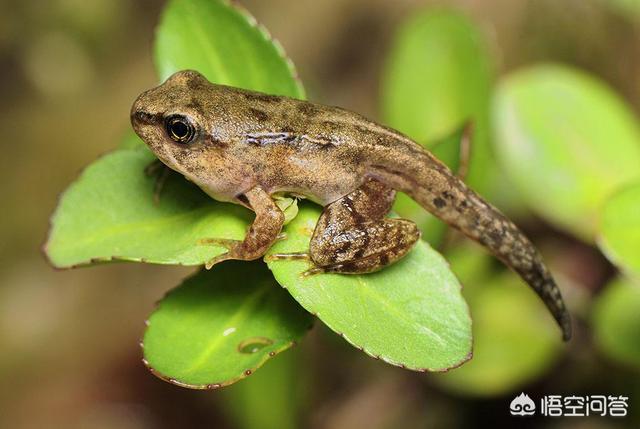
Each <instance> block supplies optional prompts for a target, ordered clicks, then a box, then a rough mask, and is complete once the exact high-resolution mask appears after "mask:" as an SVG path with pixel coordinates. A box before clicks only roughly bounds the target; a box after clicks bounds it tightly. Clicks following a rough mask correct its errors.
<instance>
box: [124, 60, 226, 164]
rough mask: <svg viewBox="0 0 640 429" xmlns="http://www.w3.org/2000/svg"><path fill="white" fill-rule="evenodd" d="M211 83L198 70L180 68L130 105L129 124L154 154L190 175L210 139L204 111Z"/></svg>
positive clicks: (210, 100) (209, 98) (209, 95)
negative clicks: (181, 69) (182, 69)
mask: <svg viewBox="0 0 640 429" xmlns="http://www.w3.org/2000/svg"><path fill="white" fill-rule="evenodd" d="M212 90H213V86H212V85H211V84H210V83H209V82H208V81H207V80H206V79H205V78H204V76H202V75H201V74H200V73H198V72H196V71H192V70H184V71H179V72H177V73H175V74H174V75H172V76H171V77H170V78H169V79H167V80H166V81H165V82H164V83H163V84H162V85H160V86H157V87H155V88H152V89H150V90H148V91H145V92H143V93H142V94H141V95H140V96H139V97H138V98H137V99H136V101H135V102H134V103H133V107H132V108H131V124H132V125H133V129H134V130H135V132H136V133H137V134H138V135H139V136H140V138H142V140H144V142H145V143H146V144H147V145H148V146H149V148H150V149H151V150H152V151H153V152H154V153H155V154H156V156H157V157H158V158H159V159H160V160H161V161H162V162H163V163H165V164H166V165H167V166H169V167H170V168H172V169H174V170H176V171H178V172H180V173H183V174H185V175H186V176H189V172H193V171H194V170H195V169H197V168H198V165H199V164H200V163H201V161H202V160H201V158H202V156H201V155H202V153H203V152H206V151H207V149H208V146H210V145H209V143H210V140H211V139H210V133H209V132H208V130H207V124H210V123H211V121H207V118H206V112H207V111H210V110H211V106H209V105H208V103H211V102H212V98H213V97H212V96H211V94H210V93H211V91H212Z"/></svg>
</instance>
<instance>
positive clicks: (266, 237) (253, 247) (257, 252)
mask: <svg viewBox="0 0 640 429" xmlns="http://www.w3.org/2000/svg"><path fill="white" fill-rule="evenodd" d="M238 199H239V201H240V202H242V204H243V205H245V206H247V207H249V208H251V209H252V210H253V211H254V212H255V213H256V217H255V219H254V221H253V223H252V224H251V226H250V227H249V230H248V231H247V235H246V236H245V238H244V240H243V241H240V240H228V239H216V238H213V239H205V240H202V241H201V243H204V244H213V245H218V246H223V247H226V248H227V249H228V251H227V252H226V253H223V254H222V255H218V256H216V257H215V258H213V259H212V260H210V261H209V262H207V263H206V265H205V267H206V268H207V269H210V268H211V267H212V266H214V265H215V264H217V263H218V262H222V261H225V260H227V259H241V260H245V261H251V260H253V259H258V258H259V257H261V256H262V255H264V254H265V252H266V251H267V250H268V249H269V247H271V245H272V244H273V243H274V242H275V241H276V240H277V239H278V237H279V234H280V231H281V230H282V225H284V213H282V210H280V208H279V207H278V206H277V205H276V203H275V202H274V201H273V199H272V198H271V196H270V195H269V194H268V193H267V192H265V191H264V190H263V189H262V188H261V187H260V186H256V187H254V188H251V189H250V190H249V191H248V192H246V193H244V194H242V195H241V196H240V197H239V198H238Z"/></svg>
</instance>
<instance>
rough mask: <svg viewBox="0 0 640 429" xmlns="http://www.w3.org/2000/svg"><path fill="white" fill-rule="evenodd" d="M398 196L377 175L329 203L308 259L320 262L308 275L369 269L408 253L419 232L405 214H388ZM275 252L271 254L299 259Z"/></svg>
mask: <svg viewBox="0 0 640 429" xmlns="http://www.w3.org/2000/svg"><path fill="white" fill-rule="evenodd" d="M394 199H395V192H394V191H393V189H391V188H389V187H387V186H386V185H384V184H382V183H381V182H378V181H377V180H374V179H369V180H367V181H366V182H365V183H364V184H363V185H362V186H360V187H359V188H358V189H356V190H355V191H353V192H351V193H350V194H348V195H346V196H344V197H342V198H341V199H339V200H337V201H335V202H333V203H331V204H329V205H327V206H326V207H325V209H324V211H323V212H322V215H321V216H320V219H318V223H317V224H316V228H315V230H314V232H313V235H312V237H311V243H310V244H309V254H308V258H309V259H310V260H311V262H313V264H314V265H315V267H314V268H311V269H310V270H308V271H307V272H306V273H305V275H309V274H316V273H322V272H334V273H343V274H359V273H368V272H373V271H377V270H380V269H382V268H383V267H385V266H387V265H389V264H391V263H393V262H395V261H397V260H398V259H400V258H402V257H403V256H404V255H406V254H407V253H408V252H409V250H411V248H412V247H413V245H414V244H415V243H416V241H418V239H419V238H420V231H419V230H418V227H417V226H416V224H414V223H413V222H411V221H409V220H406V219H390V218H385V215H386V214H387V213H389V211H390V210H391V206H392V204H393V201H394ZM300 257H301V255H299V254H298V255H296V254H290V255H272V256H271V257H270V259H288V258H300Z"/></svg>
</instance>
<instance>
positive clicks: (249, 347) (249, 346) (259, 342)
mask: <svg viewBox="0 0 640 429" xmlns="http://www.w3.org/2000/svg"><path fill="white" fill-rule="evenodd" d="M271 344H273V340H270V339H269V338H265V337H251V338H247V339H246V340H243V341H242V342H241V343H240V344H238V351H239V352H240V353H246V354H251V353H255V352H257V351H258V350H260V349H263V348H265V347H266V346H270V345H271Z"/></svg>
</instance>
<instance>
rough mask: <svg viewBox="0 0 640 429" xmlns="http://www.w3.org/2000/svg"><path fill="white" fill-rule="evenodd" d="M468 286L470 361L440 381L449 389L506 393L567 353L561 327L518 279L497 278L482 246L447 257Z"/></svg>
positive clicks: (506, 275) (476, 393)
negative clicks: (564, 349)
mask: <svg viewBox="0 0 640 429" xmlns="http://www.w3.org/2000/svg"><path fill="white" fill-rule="evenodd" d="M447 259H448V260H449V261H451V264H452V267H453V269H454V272H455V273H456V274H458V275H459V276H460V279H461V281H462V283H463V284H464V285H465V287H464V290H463V295H464V297H465V299H466V300H467V301H468V302H469V305H470V307H471V313H472V315H473V343H474V356H473V360H471V362H469V363H467V364H466V365H464V366H462V367H461V368H459V369H457V370H455V371H451V372H449V373H447V374H441V375H439V376H438V381H439V382H440V384H441V385H442V386H443V387H445V388H446V389H448V390H452V391H455V392H460V393H465V394H469V395H474V396H493V395H500V394H505V393H507V392H511V391H514V390H516V389H518V388H521V387H522V386H523V385H525V384H526V383H528V382H530V381H533V380H536V379H537V378H538V377H540V375H542V374H543V373H545V372H546V371H547V370H549V369H550V367H551V366H552V365H553V363H554V362H556V360H557V358H558V357H559V356H560V352H561V350H562V344H561V342H560V339H559V337H558V332H557V327H556V326H555V323H554V322H553V320H552V318H551V317H549V315H548V314H547V310H546V308H545V306H544V305H543V304H542V302H541V301H540V300H539V299H538V298H537V296H536V295H535V293H534V292H532V291H531V290H530V289H529V287H528V286H527V285H525V284H524V283H523V282H522V281H521V280H520V279H519V278H518V277H517V276H516V275H515V274H513V273H511V272H504V273H503V274H497V275H496V274H493V273H491V271H490V270H489V268H490V267H491V260H490V259H489V258H488V256H487V255H486V254H484V252H483V251H482V250H480V249H478V248H477V246H474V247H471V246H462V247H460V248H458V249H456V252H455V253H453V254H451V255H448V256H447Z"/></svg>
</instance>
